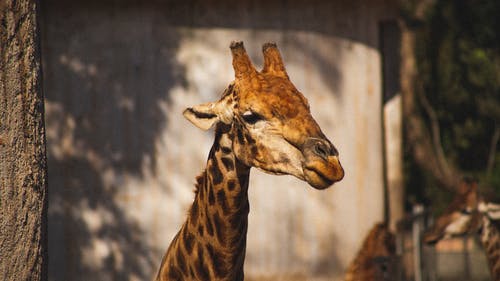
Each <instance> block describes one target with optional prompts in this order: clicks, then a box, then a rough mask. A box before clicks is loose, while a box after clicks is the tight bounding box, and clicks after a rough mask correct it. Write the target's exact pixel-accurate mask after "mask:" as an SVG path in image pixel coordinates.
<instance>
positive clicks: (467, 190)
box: [424, 180, 500, 280]
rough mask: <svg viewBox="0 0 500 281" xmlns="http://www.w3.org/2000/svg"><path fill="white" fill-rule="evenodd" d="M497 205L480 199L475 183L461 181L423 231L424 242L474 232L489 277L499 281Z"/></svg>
mask: <svg viewBox="0 0 500 281" xmlns="http://www.w3.org/2000/svg"><path fill="white" fill-rule="evenodd" d="M499 220H500V205H499V204H494V203H490V202H487V201H486V200H484V199H483V198H480V196H479V194H478V190H477V182H475V181H469V180H464V181H463V182H461V184H460V187H459V190H458V193H457V195H456V196H455V198H454V199H453V201H452V202H451V204H450V205H449V206H448V207H447V208H446V210H445V211H444V212H443V214H442V215H441V216H439V217H438V218H437V219H436V222H435V223H434V225H432V226H431V227H430V229H429V230H427V231H426V232H425V233H424V241H425V242H426V243H428V244H435V243H437V242H438V241H439V240H441V239H446V238H450V237H457V236H465V235H468V234H473V233H478V232H479V235H480V239H481V242H482V244H483V249H484V251H485V253H486V258H487V259H488V266H489V268H490V273H491V276H492V277H493V280H500V228H499V227H500V221H499Z"/></svg>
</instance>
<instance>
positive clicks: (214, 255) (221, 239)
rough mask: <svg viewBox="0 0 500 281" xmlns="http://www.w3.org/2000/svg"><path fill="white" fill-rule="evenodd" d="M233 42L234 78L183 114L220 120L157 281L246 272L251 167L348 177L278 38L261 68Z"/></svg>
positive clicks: (200, 121) (316, 177) (204, 121)
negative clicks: (291, 75) (219, 92)
mask: <svg viewBox="0 0 500 281" xmlns="http://www.w3.org/2000/svg"><path fill="white" fill-rule="evenodd" d="M230 49H231V53H232V58H233V69H234V72H235V80H234V81H233V82H231V83H230V84H229V86H228V87H227V88H226V90H225V91H224V93H223V94H222V97H221V98H220V99H219V100H218V101H216V102H212V103H205V104H201V105H198V106H194V107H190V108H187V109H186V110H185V111H184V113H183V114H184V117H185V118H187V119H188V120H189V121H190V122H192V123H193V124H194V125H195V126H197V127H199V128H200V129H203V130H208V129H210V128H211V127H215V140H214V143H213V146H212V148H211V150H210V153H209V156H208V160H207V164H206V169H205V170H204V171H203V172H202V174H201V175H200V176H198V177H197V180H196V188H195V199H194V201H193V204H192V205H191V207H190V210H189V212H188V216H187V219H186V221H185V223H184V224H183V225H182V227H181V229H180V231H179V232H178V233H177V235H176V236H175V238H174V239H173V241H172V242H171V244H170V246H169V248H168V250H167V252H166V253H165V255H164V257H163V260H162V262H161V265H160V269H159V271H158V274H157V277H156V280H157V281H163V280H231V281H232V280H243V279H244V272H243V264H244V260H245V250H246V235H247V227H248V213H249V201H248V193H247V191H248V180H249V175H250V168H251V167H256V168H258V169H260V170H262V171H264V172H267V173H270V174H275V175H284V174H288V175H292V176H295V177H297V178H299V179H301V180H304V181H306V182H307V183H308V184H309V185H311V186H312V187H314V188H316V189H325V188H328V187H329V186H331V185H332V184H333V183H335V182H337V181H340V180H341V179H342V178H343V177H344V170H343V168H342V166H341V164H340V162H339V158H338V151H337V149H336V148H335V147H334V146H333V144H332V143H331V142H330V141H329V140H328V139H327V138H326V137H325V135H324V134H323V132H322V131H321V129H320V127H319V125H318V124H317V123H316V121H315V120H314V119H313V117H312V116H311V113H310V109H309V104H308V101H307V99H306V98H305V97H304V96H303V95H302V93H300V92H299V91H298V90H297V89H296V88H295V86H294V85H293V84H292V82H291V81H290V79H289V77H288V74H287V72H286V69H285V66H284V64H283V61H282V59H281V55H280V53H279V51H278V48H277V46H276V44H274V43H266V44H264V45H263V47H262V51H263V55H264V67H263V69H262V70H261V71H257V70H256V69H255V67H254V66H253V64H252V62H251V61H250V58H249V57H248V55H247V53H246V51H245V48H244V46H243V42H232V43H231V45H230Z"/></svg>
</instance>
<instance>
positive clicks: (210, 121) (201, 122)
mask: <svg viewBox="0 0 500 281" xmlns="http://www.w3.org/2000/svg"><path fill="white" fill-rule="evenodd" d="M213 109H214V105H213V103H205V104H200V105H197V106H193V107H188V108H186V109H185V110H184V112H182V115H184V117H185V118H186V119H187V120H189V122H191V123H193V124H194V125H195V126H196V127H198V128H200V129H202V130H204V131H206V130H208V129H210V128H211V127H212V126H213V125H214V124H215V123H217V121H218V119H219V118H218V117H217V114H215V112H214V110H213Z"/></svg>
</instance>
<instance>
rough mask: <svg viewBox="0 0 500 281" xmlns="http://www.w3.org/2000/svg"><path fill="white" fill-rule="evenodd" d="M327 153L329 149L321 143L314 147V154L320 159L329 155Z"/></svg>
mask: <svg viewBox="0 0 500 281" xmlns="http://www.w3.org/2000/svg"><path fill="white" fill-rule="evenodd" d="M329 151H330V149H329V148H328V147H327V146H326V145H325V144H323V143H322V142H318V143H316V145H315V146H314V153H316V154H317V155H318V156H320V157H322V158H327V157H328V155H329V154H330V153H329Z"/></svg>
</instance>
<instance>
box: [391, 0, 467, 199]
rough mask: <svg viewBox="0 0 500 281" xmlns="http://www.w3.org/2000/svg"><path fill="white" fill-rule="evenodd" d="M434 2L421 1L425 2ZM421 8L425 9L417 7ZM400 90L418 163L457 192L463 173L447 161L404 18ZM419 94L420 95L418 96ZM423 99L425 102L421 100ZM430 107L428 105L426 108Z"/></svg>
mask: <svg viewBox="0 0 500 281" xmlns="http://www.w3.org/2000/svg"><path fill="white" fill-rule="evenodd" d="M429 3H431V2H425V1H422V5H423V4H429ZM417 10H418V11H421V10H422V9H417ZM400 24H401V30H402V36H401V93H402V95H403V120H404V121H405V122H404V131H405V141H406V144H407V145H408V146H409V147H410V149H411V153H412V154H413V158H414V159H415V161H416V163H417V164H418V165H419V166H420V167H422V168H423V169H424V170H426V171H428V172H429V173H430V174H432V175H433V176H434V178H435V179H436V180H437V181H438V182H439V183H440V185H441V186H442V187H444V188H445V189H447V190H449V191H452V192H455V191H456V188H457V187H458V183H459V181H460V180H461V175H460V172H459V171H458V170H456V169H455V168H454V167H452V166H451V165H449V164H448V161H447V160H446V156H445V155H444V152H443V150H442V147H441V142H440V140H439V138H440V136H439V124H438V123H436V122H437V120H435V119H436V118H433V116H432V112H433V111H432V109H431V108H429V105H428V103H425V101H426V99H425V96H423V95H424V93H423V92H420V93H417V91H423V89H421V87H420V88H419V86H421V85H417V84H416V81H417V79H418V75H417V69H416V61H415V32H414V31H413V30H412V29H411V28H410V27H409V26H408V25H407V24H406V23H405V21H403V20H401V21H400ZM418 94H420V95H421V96H420V99H419V97H418ZM419 100H420V102H421V106H423V107H424V108H425V109H426V110H427V113H428V114H430V116H429V119H430V120H431V123H432V124H431V127H432V131H431V130H429V128H428V127H427V126H426V124H425V121H424V118H423V117H422V113H421V112H420V110H419V108H418V104H417V102H419ZM422 103H423V104H422ZM426 107H427V108H426Z"/></svg>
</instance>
